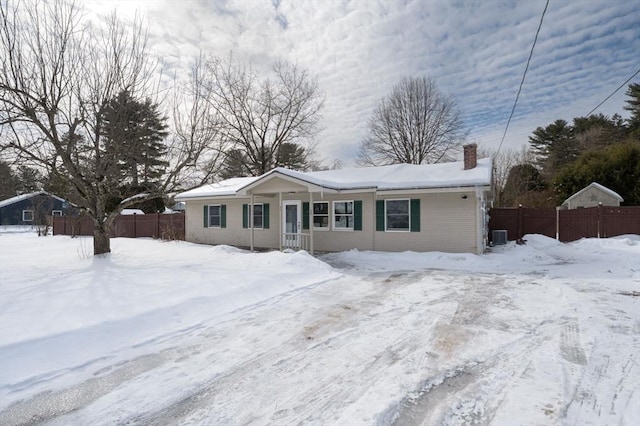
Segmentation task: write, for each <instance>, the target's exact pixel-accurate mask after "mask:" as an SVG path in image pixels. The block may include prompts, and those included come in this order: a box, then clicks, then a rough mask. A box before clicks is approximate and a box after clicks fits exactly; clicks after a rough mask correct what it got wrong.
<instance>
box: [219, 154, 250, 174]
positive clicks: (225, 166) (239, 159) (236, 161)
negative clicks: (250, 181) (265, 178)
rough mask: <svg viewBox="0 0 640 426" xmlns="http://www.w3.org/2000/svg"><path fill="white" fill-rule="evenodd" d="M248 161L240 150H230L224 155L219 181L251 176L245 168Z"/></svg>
mask: <svg viewBox="0 0 640 426" xmlns="http://www.w3.org/2000/svg"><path fill="white" fill-rule="evenodd" d="M248 161H249V160H248V159H247V156H246V155H245V153H244V151H242V150H241V149H230V150H229V151H227V152H226V153H225V159H224V161H223V163H222V170H221V171H220V178H221V179H231V178H234V177H244V176H251V171H250V170H249V168H248V167H247V164H249V162H248Z"/></svg>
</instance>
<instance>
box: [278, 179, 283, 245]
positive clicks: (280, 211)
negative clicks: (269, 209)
mask: <svg viewBox="0 0 640 426" xmlns="http://www.w3.org/2000/svg"><path fill="white" fill-rule="evenodd" d="M278 212H279V213H280V214H279V217H278V250H280V251H282V192H278Z"/></svg>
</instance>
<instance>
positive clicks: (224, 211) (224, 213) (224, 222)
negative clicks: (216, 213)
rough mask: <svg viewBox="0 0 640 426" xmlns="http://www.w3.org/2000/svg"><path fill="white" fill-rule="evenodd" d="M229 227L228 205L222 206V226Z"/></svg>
mask: <svg viewBox="0 0 640 426" xmlns="http://www.w3.org/2000/svg"><path fill="white" fill-rule="evenodd" d="M226 227H227V205H226V204H223V205H221V206H220V228H226Z"/></svg>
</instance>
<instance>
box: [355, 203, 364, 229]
mask: <svg viewBox="0 0 640 426" xmlns="http://www.w3.org/2000/svg"><path fill="white" fill-rule="evenodd" d="M353 230H354V231H362V200H355V201H354V202H353Z"/></svg>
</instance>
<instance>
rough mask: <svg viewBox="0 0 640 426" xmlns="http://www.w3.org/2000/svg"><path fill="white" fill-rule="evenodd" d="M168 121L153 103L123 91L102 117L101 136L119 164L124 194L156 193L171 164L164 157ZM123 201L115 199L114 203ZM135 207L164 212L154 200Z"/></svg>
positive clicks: (161, 203)
mask: <svg viewBox="0 0 640 426" xmlns="http://www.w3.org/2000/svg"><path fill="white" fill-rule="evenodd" d="M165 121H166V118H165V117H162V115H161V114H160V112H159V110H158V105H155V104H153V103H152V102H151V100H149V99H147V100H145V101H144V102H141V101H138V100H136V99H134V98H133V97H132V96H131V94H130V93H129V92H128V91H126V90H125V91H121V92H120V93H119V94H118V95H117V96H116V97H115V98H114V99H112V100H111V101H110V102H109V104H108V105H107V107H106V108H105V110H104V112H103V114H102V133H103V135H104V137H105V145H106V151H107V152H108V153H109V155H110V156H111V157H112V159H111V160H112V161H111V164H113V165H114V166H115V165H117V168H116V170H117V172H116V173H118V174H119V176H118V177H117V180H118V181H119V182H121V185H122V186H121V192H122V194H123V195H124V196H125V197H126V196H133V195H136V194H139V193H144V192H147V191H155V190H156V189H157V184H158V182H159V180H160V178H161V177H162V176H163V174H164V171H165V169H166V168H167V166H168V165H169V162H168V161H166V160H165V159H164V158H165V156H166V154H167V148H166V146H165V144H164V143H163V141H164V138H165V137H166V136H167V130H166V129H167V125H166V124H165ZM115 201H117V202H118V203H119V201H121V200H114V202H115ZM132 207H135V208H141V209H143V210H144V211H145V212H147V213H150V212H161V211H163V210H164V203H163V201H162V199H161V198H159V197H158V198H154V199H152V200H148V201H145V202H144V203H140V204H136V205H134V206H132Z"/></svg>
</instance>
